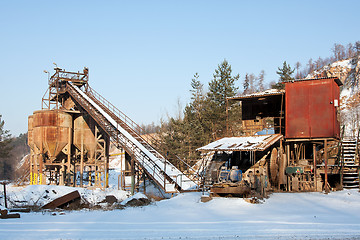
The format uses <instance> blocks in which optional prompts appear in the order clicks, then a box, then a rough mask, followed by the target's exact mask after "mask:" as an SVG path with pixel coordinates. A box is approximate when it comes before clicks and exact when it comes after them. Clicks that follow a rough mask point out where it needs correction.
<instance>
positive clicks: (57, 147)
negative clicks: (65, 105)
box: [33, 110, 72, 160]
mask: <svg viewBox="0 0 360 240" xmlns="http://www.w3.org/2000/svg"><path fill="white" fill-rule="evenodd" d="M33 127H34V128H33V139H34V144H35V146H36V147H37V148H39V149H40V150H42V153H47V154H48V156H49V158H50V160H54V159H55V158H56V157H57V156H58V155H59V153H60V152H61V151H62V150H63V148H64V147H65V146H66V145H67V144H70V143H71V132H72V129H71V128H72V116H71V115H70V114H68V113H66V112H63V111H60V110H41V111H36V112H34V117H33Z"/></svg>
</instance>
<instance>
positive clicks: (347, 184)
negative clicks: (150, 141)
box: [342, 139, 359, 189]
mask: <svg viewBox="0 0 360 240" xmlns="http://www.w3.org/2000/svg"><path fill="white" fill-rule="evenodd" d="M356 148H357V141H356V139H343V140H342V161H343V187H344V188H346V189H353V188H359V164H358V163H356V162H355V160H356V159H355V158H356Z"/></svg>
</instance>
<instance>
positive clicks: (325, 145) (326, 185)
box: [324, 139, 330, 193]
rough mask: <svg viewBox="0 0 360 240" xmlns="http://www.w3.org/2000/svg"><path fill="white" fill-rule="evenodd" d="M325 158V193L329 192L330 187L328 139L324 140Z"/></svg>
mask: <svg viewBox="0 0 360 240" xmlns="http://www.w3.org/2000/svg"><path fill="white" fill-rule="evenodd" d="M324 158H325V193H329V192H330V189H329V187H328V166H327V164H328V153H327V140H326V139H325V140H324Z"/></svg>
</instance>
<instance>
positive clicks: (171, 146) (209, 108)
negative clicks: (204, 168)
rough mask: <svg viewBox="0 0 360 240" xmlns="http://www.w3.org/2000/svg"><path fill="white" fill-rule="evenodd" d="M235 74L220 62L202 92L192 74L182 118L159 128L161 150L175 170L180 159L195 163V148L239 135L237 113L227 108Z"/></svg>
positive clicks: (236, 108)
mask: <svg viewBox="0 0 360 240" xmlns="http://www.w3.org/2000/svg"><path fill="white" fill-rule="evenodd" d="M239 78H240V76H239V74H233V72H232V69H231V65H230V64H229V62H228V61H226V60H224V61H223V62H222V63H220V64H219V65H218V67H217V69H215V72H214V74H213V78H212V80H211V81H210V82H209V85H208V90H207V91H206V90H205V88H204V85H203V83H201V82H200V80H199V75H198V73H196V74H195V75H194V77H193V78H192V80H191V89H190V92H191V101H190V103H189V104H187V105H186V106H185V109H184V112H183V116H177V117H175V118H174V117H170V118H169V120H168V121H166V122H162V124H161V128H160V134H159V135H160V142H161V148H162V149H161V150H162V151H163V152H164V153H166V155H168V158H169V159H170V160H171V161H172V162H173V163H174V164H175V165H177V166H178V167H180V168H183V166H182V163H181V161H180V159H182V160H184V161H186V162H187V163H188V164H189V165H192V164H193V162H192V161H193V160H197V159H199V157H200V156H199V152H197V151H196V149H197V148H199V147H201V146H204V145H206V144H208V143H210V142H212V141H215V140H217V139H220V138H222V137H225V136H234V135H238V134H240V132H239V129H240V126H241V112H240V106H239V105H238V104H230V103H229V102H228V101H227V98H228V97H233V96H235V95H236V94H237V93H238V91H239V88H238V87H237V86H236V83H237V82H238V81H239Z"/></svg>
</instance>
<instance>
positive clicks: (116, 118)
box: [66, 82, 197, 193]
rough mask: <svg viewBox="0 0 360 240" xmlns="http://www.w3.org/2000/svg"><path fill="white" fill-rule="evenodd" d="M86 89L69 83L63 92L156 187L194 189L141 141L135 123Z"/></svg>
mask: <svg viewBox="0 0 360 240" xmlns="http://www.w3.org/2000/svg"><path fill="white" fill-rule="evenodd" d="M88 89H89V90H88V91H87V93H85V92H84V91H82V90H81V89H80V88H78V87H77V86H75V85H73V84H71V83H70V82H68V83H67V87H66V90H67V92H68V93H69V94H70V95H71V96H72V98H73V99H74V100H75V101H76V102H77V103H78V104H80V105H81V107H82V108H83V109H84V110H85V111H86V112H87V113H88V114H90V115H91V117H92V118H93V119H94V120H95V121H96V122H97V123H98V124H99V126H101V127H102V128H103V130H104V131H105V132H106V133H107V134H108V135H109V136H110V139H111V141H112V142H114V143H115V144H116V145H118V146H121V147H123V148H124V149H125V150H126V151H127V152H129V153H130V154H131V155H132V157H134V159H135V161H136V162H137V163H138V164H139V165H140V166H141V167H142V168H143V170H144V171H145V172H146V174H147V175H148V176H149V177H151V178H152V180H154V182H155V183H156V184H157V185H158V186H160V187H161V188H162V189H163V190H164V191H165V192H168V193H171V192H177V191H182V190H190V189H192V188H195V187H196V186H197V185H196V184H195V182H193V181H192V180H190V179H189V178H188V177H187V176H186V175H185V174H183V173H182V172H181V171H180V170H178V169H177V168H176V167H175V166H174V165H172V164H171V163H170V162H168V161H167V160H166V159H165V158H164V157H163V156H162V155H161V154H160V153H159V152H158V151H156V150H155V148H153V147H152V146H151V145H150V144H149V143H147V142H146V141H145V140H144V139H143V138H141V136H140V129H141V128H139V126H138V125H137V124H136V123H134V122H133V121H132V120H131V119H130V118H128V117H126V115H125V114H123V113H122V112H121V111H119V110H118V109H116V108H115V107H114V106H113V105H112V104H110V103H109V102H108V101H107V100H106V99H104V98H102V97H101V96H100V95H99V94H97V93H96V92H95V91H94V90H92V89H91V88H90V87H89V86H88ZM130 126H131V127H130Z"/></svg>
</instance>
